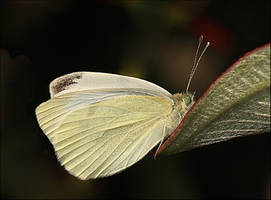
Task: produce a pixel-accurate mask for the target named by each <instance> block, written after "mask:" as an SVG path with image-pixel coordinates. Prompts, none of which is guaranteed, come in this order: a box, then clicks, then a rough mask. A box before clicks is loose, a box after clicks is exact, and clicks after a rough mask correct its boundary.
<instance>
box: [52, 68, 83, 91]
mask: <svg viewBox="0 0 271 200" xmlns="http://www.w3.org/2000/svg"><path fill="white" fill-rule="evenodd" d="M81 78H82V73H81V72H76V73H71V74H67V75H64V76H62V77H59V78H58V79H56V80H54V81H53V82H52V86H51V91H52V93H53V94H58V93H59V92H62V91H63V90H65V89H66V88H67V87H69V86H70V85H73V84H76V83H78V81H77V80H78V79H81Z"/></svg>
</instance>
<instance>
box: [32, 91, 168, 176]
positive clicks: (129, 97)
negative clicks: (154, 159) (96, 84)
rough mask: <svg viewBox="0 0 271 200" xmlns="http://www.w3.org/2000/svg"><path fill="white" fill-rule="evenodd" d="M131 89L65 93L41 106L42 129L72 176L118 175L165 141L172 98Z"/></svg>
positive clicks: (39, 119) (38, 112)
mask: <svg viewBox="0 0 271 200" xmlns="http://www.w3.org/2000/svg"><path fill="white" fill-rule="evenodd" d="M129 91H130V92H128V91H115V90H110V91H105V90H87V91H79V92H75V93H66V94H63V95H60V96H57V97H55V98H52V99H50V100H48V101H47V102H44V103H42V104H41V105H40V106H39V107H37V109H36V115H37V119H38V122H39V124H40V127H41V128H42V130H43V131H44V133H45V134H46V135H47V137H48V138H49V140H50V142H51V143H52V144H53V146H54V149H55V151H56V154H57V157H58V160H59V161H60V163H61V164H62V165H64V167H65V168H66V169H67V170H68V171H69V172H70V173H71V174H73V175H74V176H76V177H79V178H80V179H83V180H86V179H90V178H97V177H104V176H109V175H112V174H115V173H117V172H119V171H121V170H124V169H125V168H127V167H129V166H131V165H132V164H134V163H135V162H137V161H138V160H140V159H141V158H142V157H143V156H145V155H146V154H147V153H148V152H149V151H150V150H151V149H152V148H153V147H154V146H155V145H157V144H158V143H159V141H160V140H161V139H162V137H163V130H164V126H165V123H166V118H167V116H168V115H169V114H170V113H171V111H172V102H171V101H169V100H167V99H166V98H163V97H159V96H152V95H150V94H146V93H144V92H143V93H142V92H138V91H134V90H132V92H131V90H129Z"/></svg>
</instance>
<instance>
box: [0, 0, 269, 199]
mask: <svg viewBox="0 0 271 200" xmlns="http://www.w3.org/2000/svg"><path fill="white" fill-rule="evenodd" d="M0 8H1V10H0V23H1V24H0V32H1V44H0V48H1V49H0V56H1V197H2V198H3V197H4V198H17V199H23V198H27V199H30V198H34V199H38V198H45V199H47V198H53V199H58V198H61V199H69V198H70V199H81V198H101V197H112V198H118V197H130V198H178V199H187V198H189V199H190V198H211V197H223V198H257V199H259V198H270V134H263V135H259V136H250V137H245V138H239V139H234V140H231V141H228V142H223V143H219V144H215V145H210V146H207V147H204V148H200V149H195V150H192V151H189V152H184V153H180V154H176V155H172V156H160V157H158V158H157V159H156V160H154V159H153V157H152V155H149V156H147V157H146V158H144V159H143V160H141V161H140V162H138V163H137V164H135V165H134V166H132V167H130V168H129V169H127V170H125V171H124V172H122V173H120V174H117V175H114V176H112V177H108V178H103V179H97V180H89V181H80V180H78V179H77V178H75V177H73V176H71V175H69V174H68V172H66V171H65V170H64V168H63V167H61V166H60V164H59V163H58V161H57V159H56V157H55V155H54V150H53V146H52V145H51V144H50V142H49V140H48V139H47V137H46V136H45V135H44V134H43V133H42V130H41V129H40V128H39V126H38V123H37V121H36V117H35V113H34V111H35V108H36V107H37V106H38V105H39V104H40V103H41V102H43V101H46V100H48V99H49V91H48V85H49V83H50V82H51V81H52V80H53V79H54V78H56V77H58V76H60V75H63V74H66V73H70V72H74V71H100V72H110V73H119V74H124V75H131V76H136V77H140V78H144V79H147V80H149V81H152V82H154V83H156V84H158V85H160V86H162V87H164V88H165V89H167V90H168V91H170V92H172V93H175V92H180V91H183V90H184V89H185V87H186V83H187V79H188V76H189V72H190V70H191V65H192V63H193V59H194V54H195V49H196V45H197V41H198V37H199V35H200V34H203V36H204V38H205V39H204V42H206V41H210V42H211V47H210V48H209V49H208V50H207V52H206V54H205V55H204V57H203V59H202V61H201V63H200V66H199V69H198V70H197V72H196V75H195V77H194V79H193V81H192V85H191V87H190V91H192V92H193V91H196V97H197V98H198V97H200V95H201V94H202V93H203V92H204V90H206V89H207V87H208V85H209V84H210V83H211V82H212V81H214V80H215V79H216V77H217V76H218V75H220V74H221V73H222V72H223V71H224V70H225V69H226V68H227V67H229V66H230V65H231V64H232V63H233V62H234V61H236V60H237V59H238V58H240V57H241V56H242V55H243V54H244V53H246V52H247V51H250V50H253V49H254V48H256V47H259V46H261V45H264V44H265V43H268V42H270V38H269V36H270V1H269V0H267V1H259V0H258V1H113V0H112V1H72V0H66V1H54V0H44V1H42V0H36V1H34V0H28V1H24V0H21V1H19V0H17V1H15V0H10V1H4V2H3V3H2V4H1V7H0Z"/></svg>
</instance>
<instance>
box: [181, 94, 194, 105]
mask: <svg viewBox="0 0 271 200" xmlns="http://www.w3.org/2000/svg"><path fill="white" fill-rule="evenodd" d="M182 98H183V101H184V103H185V104H186V105H189V104H190V103H191V102H192V99H191V96H190V95H188V94H183V96H182Z"/></svg>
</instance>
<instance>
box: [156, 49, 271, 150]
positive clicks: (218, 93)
mask: <svg viewBox="0 0 271 200" xmlns="http://www.w3.org/2000/svg"><path fill="white" fill-rule="evenodd" d="M266 132H270V44H267V45H265V46H263V47H259V48H257V49H255V50H253V51H251V52H249V53H247V54H246V55H245V56H244V57H242V58H241V59H239V60H238V61H237V62H235V63H234V64H233V65H232V66H231V67H230V68H228V70H226V71H225V72H224V73H223V74H222V75H221V76H220V77H219V78H218V79H217V80H216V81H215V82H214V83H213V84H212V85H211V86H210V87H209V89H208V90H207V91H206V92H205V93H204V94H203V96H202V97H201V98H200V99H199V100H198V101H197V102H196V103H195V104H194V105H193V107H192V108H191V109H190V111H189V112H188V113H187V114H186V116H185V117H184V119H183V120H182V122H181V123H180V124H179V126H178V127H177V128H176V130H175V131H174V132H173V133H172V134H171V135H170V137H169V138H168V139H167V140H166V141H165V142H164V144H163V145H162V146H161V148H160V149H159V153H160V152H163V153H166V154H172V153H177V152H182V151H187V150H190V149H194V148H197V147H201V146H205V145H209V144H213V143H217V142H222V141H226V140H229V139H232V138H236V137H241V136H248V135H253V134H261V133H266Z"/></svg>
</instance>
